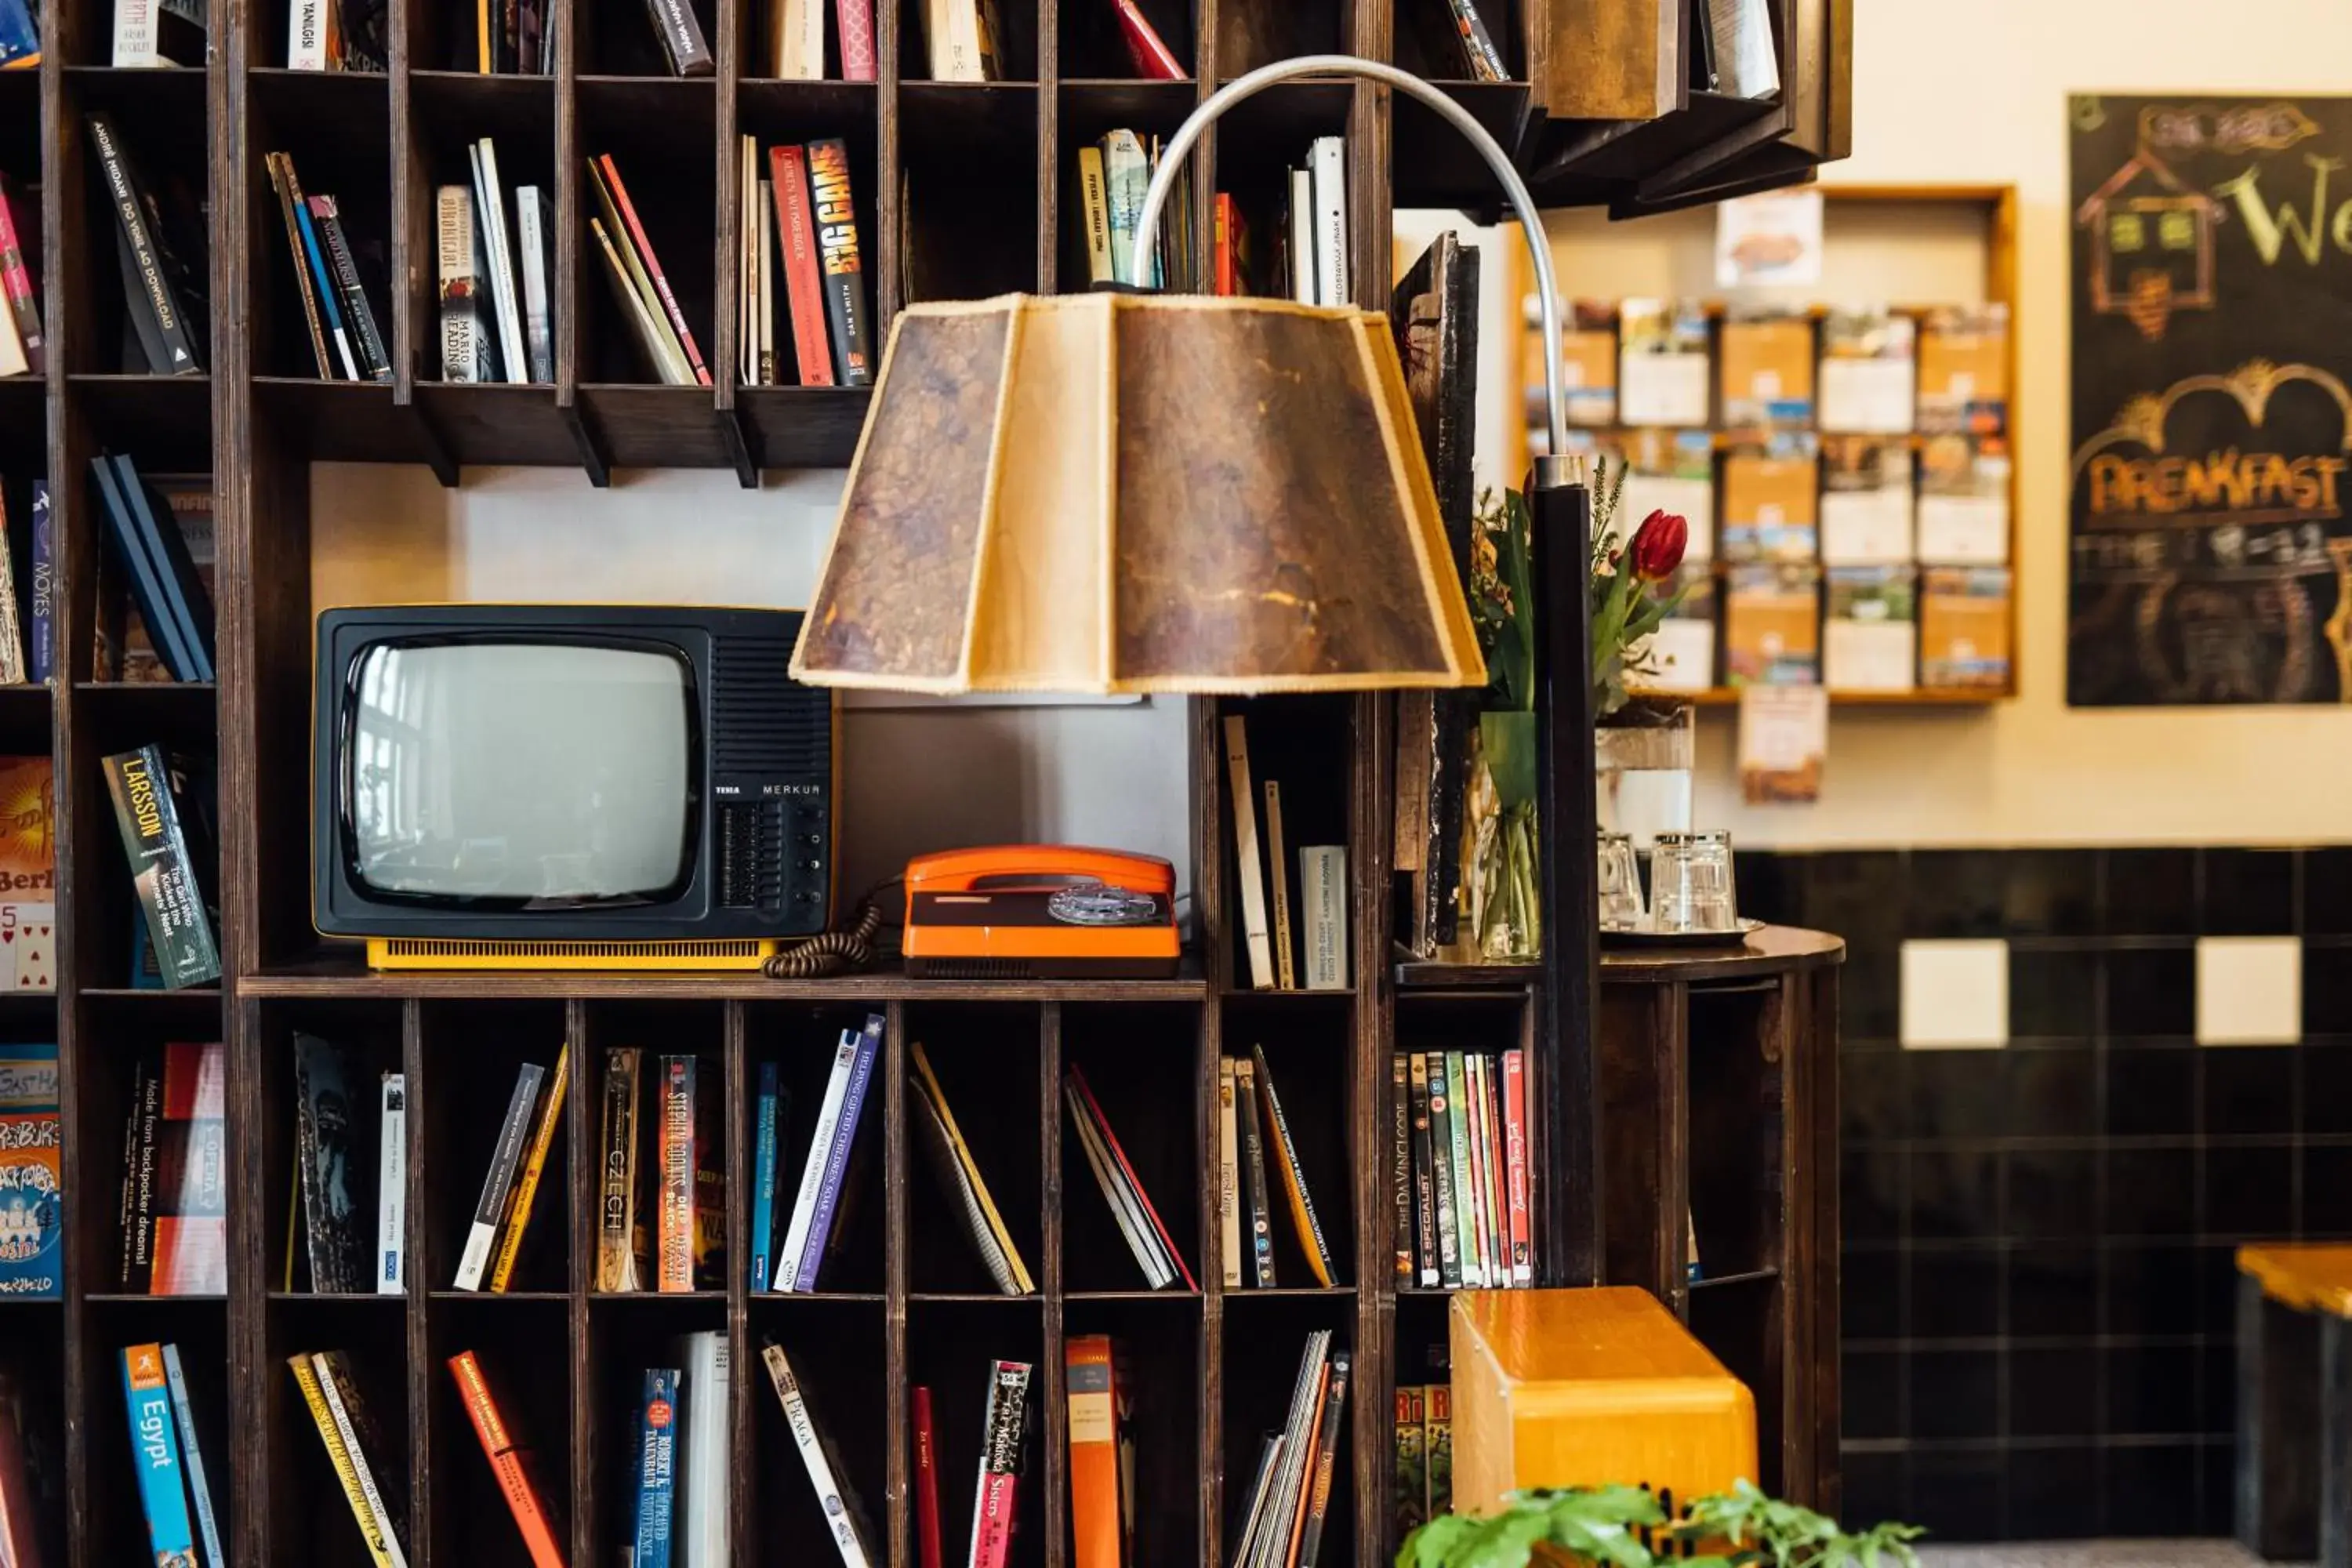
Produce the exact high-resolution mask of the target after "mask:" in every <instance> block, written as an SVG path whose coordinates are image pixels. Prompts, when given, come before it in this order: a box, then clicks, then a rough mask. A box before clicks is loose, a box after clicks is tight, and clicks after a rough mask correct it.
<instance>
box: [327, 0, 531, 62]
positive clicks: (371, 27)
mask: <svg viewBox="0 0 2352 1568" xmlns="http://www.w3.org/2000/svg"><path fill="white" fill-rule="evenodd" d="M390 9H391V7H390V5H388V4H387V0H335V10H334V16H335V42H336V43H337V44H338V45H339V46H341V49H342V68H343V69H345V70H347V71H381V70H383V69H385V68H387V65H388V63H389V61H390V59H391V52H390V49H389V47H388V46H387V44H386V42H385V39H384V28H385V26H386V25H387V24H388V22H389V20H390V17H389V15H388V13H389V12H390ZM539 69H540V74H541V75H542V76H551V75H553V74H554V70H555V66H554V62H553V61H552V60H551V59H545V60H541V62H540V68H539Z"/></svg>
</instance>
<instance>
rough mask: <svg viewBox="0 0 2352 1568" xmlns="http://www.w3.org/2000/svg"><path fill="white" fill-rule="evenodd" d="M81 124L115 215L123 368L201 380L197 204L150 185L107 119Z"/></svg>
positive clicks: (206, 337) (92, 117)
mask: <svg viewBox="0 0 2352 1568" xmlns="http://www.w3.org/2000/svg"><path fill="white" fill-rule="evenodd" d="M197 58H198V59H199V60H201V59H202V58H203V56H202V55H201V53H200V54H199V55H198V56H197ZM82 123H83V126H84V128H85V129H86V130H87V131H88V132H89V140H90V148H91V151H92V152H93V153H96V155H97V159H98V175H99V180H100V184H101V185H102V186H103V187H104V189H105V192H106V198H107V202H108V205H110V207H111V208H112V209H113V212H114V220H115V222H114V238H115V258H116V261H117V263H118V266H119V268H120V270H121V276H122V298H123V318H124V320H123V328H124V331H123V348H122V363H123V368H124V369H126V370H142V369H143V370H144V371H146V372H147V373H148V374H152V375H202V374H204V373H205V353H206V352H207V348H208V345H209V343H210V342H211V336H212V334H211V322H210V314H211V308H210V305H209V302H208V299H207V294H206V289H205V268H202V267H200V266H191V265H190V264H189V261H188V258H190V257H194V258H198V259H199V260H201V259H202V258H203V257H204V256H205V242H204V235H205V228H204V220H203V215H202V205H201V198H200V196H199V195H196V194H194V193H192V192H190V191H189V190H187V189H185V188H184V186H183V185H181V184H178V183H176V182H175V183H173V184H167V185H163V186H158V185H156V184H153V183H152V182H151V181H150V180H149V179H148V178H147V177H146V175H145V174H143V173H142V171H141V169H140V168H139V166H138V165H137V163H135V162H134V161H133V160H132V158H131V151H130V148H129V145H128V144H127V143H126V142H124V140H123V138H122V134H121V130H120V129H119V128H118V127H117V126H116V124H115V121H114V118H113V116H111V115H110V114H107V113H104V112H93V113H89V114H85V115H83V116H82Z"/></svg>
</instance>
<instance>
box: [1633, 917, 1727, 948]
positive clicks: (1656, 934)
mask: <svg viewBox="0 0 2352 1568" xmlns="http://www.w3.org/2000/svg"><path fill="white" fill-rule="evenodd" d="M1763 929H1764V922H1763V921H1754V920H1746V919H1743V920H1741V921H1739V922H1738V924H1737V925H1735V926H1734V927H1733V928H1732V929H1731V930H1729V931H1627V930H1621V929H1619V928H1616V927H1613V926H1602V927H1601V946H1603V947H1737V946H1738V945H1739V944H1740V943H1742V942H1746V941H1747V940H1748V938H1749V937H1750V936H1753V935H1754V934H1755V933H1756V932H1758V931H1762V930H1763Z"/></svg>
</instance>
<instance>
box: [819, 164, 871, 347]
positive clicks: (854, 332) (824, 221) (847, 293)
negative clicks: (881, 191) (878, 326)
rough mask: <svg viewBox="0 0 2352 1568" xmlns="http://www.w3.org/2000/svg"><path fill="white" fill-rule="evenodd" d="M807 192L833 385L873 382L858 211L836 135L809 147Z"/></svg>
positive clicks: (869, 324)
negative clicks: (813, 220) (830, 336)
mask: <svg viewBox="0 0 2352 1568" xmlns="http://www.w3.org/2000/svg"><path fill="white" fill-rule="evenodd" d="M808 188H809V203H810V206H811V209H812V210H813V211H814V214H815V216H816V250H817V258H818V261H819V266H820V269H821V270H822V271H823V272H824V316H825V322H826V324H827V325H828V326H829V327H830V328H831V329H832V332H833V374H834V381H835V383H836V384H839V385H842V386H871V385H873V384H874V325H873V320H872V316H871V310H872V307H871V306H869V305H868V304H867V303H866V261H865V258H864V257H863V256H862V255H861V254H860V253H859V250H858V247H857V207H856V203H855V202H854V201H853V200H852V198H851V195H850V186H849V148H848V146H847V145H846V144H845V142H842V141H841V139H840V138H838V137H827V138H825V139H824V140H823V141H818V142H810V143H809V144H808Z"/></svg>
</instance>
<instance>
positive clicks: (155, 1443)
mask: <svg viewBox="0 0 2352 1568" xmlns="http://www.w3.org/2000/svg"><path fill="white" fill-rule="evenodd" d="M122 1403H123V1412H124V1414H125V1415H126V1416H128V1417H129V1420H130V1431H131V1464H132V1466H133V1467H134V1468H136V1469H137V1471H138V1474H139V1504H140V1507H141V1508H142V1510H144V1511H145V1513H146V1515H147V1544H148V1546H149V1547H150V1548H151V1549H152V1552H153V1553H154V1560H155V1562H156V1563H159V1564H161V1563H173V1564H182V1563H185V1564H194V1563H195V1561H196V1532H195V1525H194V1521H192V1520H191V1519H190V1517H189V1514H188V1490H187V1478H186V1475H185V1473H184V1470H183V1468H182V1466H181V1462H180V1438H179V1431H178V1426H177V1417H176V1416H175V1415H173V1410H172V1390H171V1380H170V1378H169V1377H168V1376H167V1375H166V1373H164V1371H163V1346H162V1345H161V1344H154V1343H150V1344H136V1345H125V1346H124V1347H123V1349H122Z"/></svg>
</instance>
